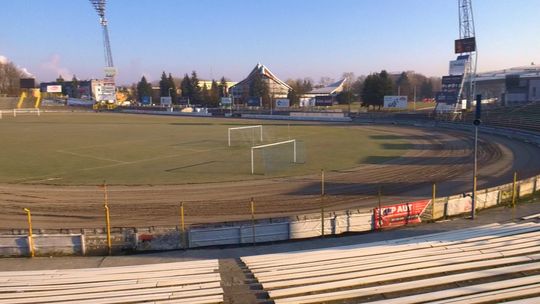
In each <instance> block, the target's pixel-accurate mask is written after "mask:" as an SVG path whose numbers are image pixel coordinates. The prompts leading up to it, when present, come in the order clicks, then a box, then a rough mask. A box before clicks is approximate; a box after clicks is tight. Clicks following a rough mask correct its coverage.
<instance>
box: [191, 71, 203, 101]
mask: <svg viewBox="0 0 540 304" xmlns="http://www.w3.org/2000/svg"><path fill="white" fill-rule="evenodd" d="M190 82H191V89H192V92H191V100H193V103H200V102H201V101H202V96H201V87H200V86H199V78H198V77H197V72H195V71H193V72H191V78H190Z"/></svg>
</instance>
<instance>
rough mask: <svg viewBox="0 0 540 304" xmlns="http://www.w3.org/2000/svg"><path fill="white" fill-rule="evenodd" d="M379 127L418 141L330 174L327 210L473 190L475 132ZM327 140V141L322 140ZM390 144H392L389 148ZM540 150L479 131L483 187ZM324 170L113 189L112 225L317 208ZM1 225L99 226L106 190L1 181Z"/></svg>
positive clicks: (524, 172) (527, 170) (520, 168)
mask: <svg viewBox="0 0 540 304" xmlns="http://www.w3.org/2000/svg"><path fill="white" fill-rule="evenodd" d="M351 127H352V128H376V129H378V130H382V131H386V132H388V134H389V135H388V136H395V137H396V138H404V139H407V140H408V141H409V142H411V143H412V144H413V148H412V149H410V150H409V151H408V152H407V153H406V154H405V155H403V156H402V157H400V158H398V159H392V160H389V161H387V162H383V163H379V164H377V163H376V162H375V161H373V163H370V162H369V160H368V163H367V164H361V165H359V166H358V167H356V168H354V169H350V170H345V171H334V172H326V193H327V197H326V198H325V200H324V204H325V206H326V207H327V209H328V210H343V209H347V208H354V209H371V208H373V207H374V206H375V205H376V204H377V199H376V197H375V195H376V193H377V189H378V187H379V186H381V187H382V191H383V195H384V197H383V203H397V202H403V201H409V200H414V199H417V198H429V197H431V185H432V183H433V182H436V183H437V189H438V192H437V194H438V196H445V195H450V194H457V193H463V192H467V191H470V188H471V184H472V182H471V180H472V139H471V138H470V136H471V134H465V133H463V132H457V131H449V130H442V129H433V130H431V129H421V128H413V127H403V126H357V125H353V126H351ZM321 144H324V143H322V142H321ZM388 148H389V149H391V148H392V146H391V145H389V147H388ZM538 155H540V149H539V148H538V147H535V146H532V145H530V144H526V143H522V142H519V141H514V140H510V139H507V138H504V137H498V136H491V135H484V134H481V142H480V145H479V168H480V171H479V188H480V189H482V188H486V187H490V186H495V185H499V184H504V183H508V182H511V180H512V175H513V172H514V171H517V172H519V178H520V179H521V178H525V177H529V176H533V175H536V174H538V173H539V172H540V158H539V157H538ZM319 194H320V177H319V176H318V175H311V176H299V177H288V178H276V179H267V180H256V181H240V182H226V183H214V184H212V183H211V184H191V185H189V184H188V185H155V186H111V187H109V205H110V210H111V222H112V226H114V227H148V226H171V225H178V222H179V220H178V218H179V217H178V214H179V208H178V206H179V203H180V202H181V201H183V202H185V212H186V222H187V223H190V224H193V223H204V222H222V221H233V220H243V219H249V218H250V204H249V200H250V198H251V197H253V198H254V200H255V202H256V214H257V217H258V218H268V217H279V216H289V215H298V214H306V213H313V212H318V210H319V208H320V206H321V200H320V195H319ZM0 206H1V210H2V211H1V213H0V229H15V228H26V225H27V224H26V217H25V213H24V211H23V208H30V209H31V210H32V216H33V222H34V228H35V229H60V228H97V227H103V226H104V209H103V192H102V190H101V189H100V188H98V187H95V186H45V185H19V184H1V185H0Z"/></svg>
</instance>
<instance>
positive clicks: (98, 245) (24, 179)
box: [0, 0, 540, 304]
mask: <svg viewBox="0 0 540 304" xmlns="http://www.w3.org/2000/svg"><path fill="white" fill-rule="evenodd" d="M90 2H91V4H92V6H93V8H94V9H95V10H96V12H97V13H98V16H99V21H100V25H101V29H102V34H103V37H102V38H103V47H104V51H105V61H106V67H105V69H104V71H105V77H104V78H103V79H91V80H88V81H81V82H79V81H78V80H77V79H76V77H75V76H73V80H72V81H71V82H69V81H68V82H66V81H64V80H63V79H62V77H61V76H60V77H59V79H58V80H57V81H55V82H43V83H41V85H39V89H38V86H37V85H36V83H35V79H34V78H27V77H24V78H23V77H21V78H20V82H19V86H18V87H17V90H14V91H17V93H16V94H14V93H10V94H2V95H0V139H1V140H2V143H3V145H2V149H0V206H1V207H2V212H1V213H0V257H2V258H1V259H0V304H1V303H6V304H7V303H10V304H11V303H110V304H113V303H208V304H210V303H500V302H505V303H513V304H524V303H538V302H540V284H539V283H538V282H540V250H539V249H538V248H539V247H538V245H540V225H539V221H540V206H539V205H538V203H537V200H538V191H539V190H540V175H539V174H540V173H539V172H540V158H539V157H538V155H540V123H539V122H540V104H539V103H538V98H537V89H539V86H540V81H539V76H538V70H539V69H538V68H536V66H534V64H532V65H531V66H530V67H519V68H511V69H506V70H497V71H494V72H483V73H477V71H476V65H477V58H478V53H477V49H476V35H475V32H474V31H475V30H474V19H473V15H472V3H471V1H470V0H459V1H458V8H459V21H460V29H459V39H457V40H456V41H455V54H457V58H456V59H455V60H451V61H450V63H449V69H448V71H449V72H448V75H447V76H443V77H442V78H440V90H438V91H437V92H432V94H431V95H432V96H430V97H435V98H426V99H429V102H428V103H427V104H425V105H424V104H419V105H418V107H417V102H416V100H417V96H416V93H417V92H416V86H414V93H413V91H411V92H407V93H404V94H401V92H404V91H405V88H406V87H405V86H404V85H403V87H402V86H401V85H402V84H403V83H404V82H402V81H403V78H406V77H407V73H405V72H403V73H397V74H393V76H392V75H390V76H389V73H387V72H386V71H381V73H373V74H370V75H369V76H367V77H366V78H365V79H362V81H363V83H362V87H363V88H362V92H364V91H368V90H370V89H369V86H370V85H373V87H382V86H384V85H385V81H386V84H387V83H388V81H390V82H392V81H395V83H396V84H398V83H399V85H398V86H397V92H398V94H397V95H395V94H394V95H395V96H394V95H390V94H393V93H390V90H388V91H384V92H379V93H380V94H379V93H377V94H372V95H369V94H362V96H361V98H362V105H361V106H360V107H359V109H358V111H357V112H355V111H352V110H351V98H353V97H354V98H357V97H359V96H355V95H354V94H353V93H352V89H351V87H352V86H353V85H352V84H351V82H350V81H348V79H347V77H344V78H343V79H341V80H339V81H337V82H334V81H329V82H328V83H327V84H326V85H321V87H318V88H311V89H310V90H307V89H306V90H305V91H302V93H300V90H299V89H298V88H299V86H297V85H298V83H299V82H301V81H296V82H285V81H282V80H281V79H279V78H278V77H277V76H276V74H274V73H272V72H271V71H270V69H269V68H268V67H267V66H265V65H263V64H260V63H258V64H257V65H256V66H255V68H254V69H252V70H251V72H249V73H248V74H247V77H246V78H245V79H244V80H241V81H239V82H229V83H231V84H232V86H231V87H230V88H226V87H221V88H218V86H217V83H216V82H215V81H202V82H204V87H205V88H206V89H204V91H205V92H206V93H205V94H207V95H208V94H210V93H208V90H207V86H208V85H207V83H208V84H210V86H211V87H213V88H214V89H217V91H215V93H216V94H217V95H215V96H216V97H219V98H220V99H219V103H214V104H213V106H208V105H209V104H207V105H205V106H200V105H197V104H196V102H195V104H193V103H192V102H193V101H194V100H193V99H191V100H190V98H192V97H193V96H195V95H186V96H183V95H182V97H179V96H176V94H177V93H178V92H177V90H176V88H173V87H174V79H173V77H172V76H171V75H170V74H169V78H168V79H169V80H170V82H167V81H169V80H167V77H166V74H165V72H163V77H162V81H161V82H160V87H159V88H158V90H157V91H159V92H158V93H159V94H158V95H157V96H153V94H155V93H156V92H153V91H152V90H153V88H152V85H151V84H148V83H146V80H145V81H144V83H146V84H145V85H144V86H143V89H145V90H146V89H148V90H147V91H146V93H145V94H146V95H140V96H138V97H137V99H138V103H136V102H133V103H132V102H126V101H121V100H120V99H119V98H118V96H119V95H118V93H120V92H119V91H120V89H119V88H118V86H117V85H116V78H115V77H116V76H117V71H116V68H115V66H114V64H113V59H112V51H111V45H110V41H109V33H108V21H107V18H106V14H105V6H106V5H105V4H106V1H104V0H90ZM0 59H1V58H0ZM0 63H1V64H3V63H2V62H0ZM0 67H1V66H0ZM1 71H2V70H0V72H1ZM193 74H195V75H193ZM193 74H192V78H189V77H188V75H187V74H186V76H185V79H187V81H188V82H190V81H191V80H190V79H193V78H195V79H196V73H195V72H193ZM0 76H2V75H0ZM392 77H394V78H396V79H394V80H392ZM143 78H144V77H143ZM426 79H427V78H426ZM0 80H1V79H0ZM432 80H433V79H431V80H429V81H428V80H426V81H427V82H426V83H428V82H429V85H432V84H433V81H432ZM197 82H198V81H195V82H194V83H195V84H196V83H197ZM222 82H223V83H224V84H226V83H227V81H226V80H225V78H223V80H222ZM304 82H305V81H304ZM141 83H143V81H142V80H141ZM144 83H143V84H144ZM167 83H168V84H167ZM171 83H172V84H173V85H171ZM0 84H1V83H0ZM138 86H139V85H137V89H138ZM196 87H197V85H195V86H192V87H189V86H184V87H183V88H181V89H180V91H182V92H183V93H186V92H190V91H193V90H195V91H196ZM1 88H2V87H1V86H0V89H1ZM402 88H403V91H402V90H401V89H402ZM12 89H13V88H12ZM295 89H296V90H298V92H294V91H295ZM409 89H411V87H409ZM219 90H222V91H221V94H222V95H223V96H220V95H219V94H220V92H219ZM302 90H303V89H302ZM373 91H375V90H373ZM0 93H2V91H0ZM200 93H201V94H202V90H201V92H200ZM371 93H373V92H371ZM122 94H123V93H122ZM412 94H414V95H413V96H414V98H413V99H414V101H412V100H410V98H409V95H412ZM8 95H9V96H8ZM75 95H79V96H75ZM82 95H84V97H82ZM173 95H174V96H173ZM379 95H380V96H379ZM153 97H157V98H156V99H159V100H160V104H159V105H156V104H153V102H152V98H153ZM344 98H345V100H346V102H345V103H344V102H343V100H344ZM408 98H409V100H408ZM375 99H376V100H375ZM216 100H217V99H216ZM293 100H294V105H293V104H292V102H293ZM432 100H435V102H432ZM184 101H185V103H184ZM195 101H197V100H195ZM372 101H376V103H374V104H370V102H372ZM190 102H191V103H190ZM347 102H348V104H347ZM412 103H414V104H413V105H412V107H411V104H412ZM364 107H365V109H364ZM377 107H378V109H377ZM345 109H347V110H345ZM26 257H29V258H28V259H27V258H26Z"/></svg>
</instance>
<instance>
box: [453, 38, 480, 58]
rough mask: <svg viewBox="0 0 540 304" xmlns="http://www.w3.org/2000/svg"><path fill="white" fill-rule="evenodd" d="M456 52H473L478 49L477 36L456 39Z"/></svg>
mask: <svg viewBox="0 0 540 304" xmlns="http://www.w3.org/2000/svg"><path fill="white" fill-rule="evenodd" d="M454 46H455V53H456V54H461V53H471V52H474V51H476V38H474V37H470V38H464V39H458V40H456V41H455V45H454Z"/></svg>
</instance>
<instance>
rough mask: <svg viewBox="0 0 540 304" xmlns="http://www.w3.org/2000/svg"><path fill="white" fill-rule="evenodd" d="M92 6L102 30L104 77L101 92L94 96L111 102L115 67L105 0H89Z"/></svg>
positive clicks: (114, 89) (99, 100)
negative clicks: (98, 95) (99, 94)
mask: <svg viewBox="0 0 540 304" xmlns="http://www.w3.org/2000/svg"><path fill="white" fill-rule="evenodd" d="M89 1H90V3H92V6H94V9H95V10H96V12H97V13H98V16H99V23H100V24H101V29H102V32H103V49H104V51H105V79H104V81H103V89H102V94H101V96H100V97H99V98H96V99H97V100H96V101H98V102H102V103H108V104H113V103H115V102H116V85H115V81H114V76H116V69H115V68H114V63H113V57H112V51H111V41H110V39H109V29H108V27H107V24H108V22H107V18H105V6H106V4H107V0H89Z"/></svg>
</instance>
